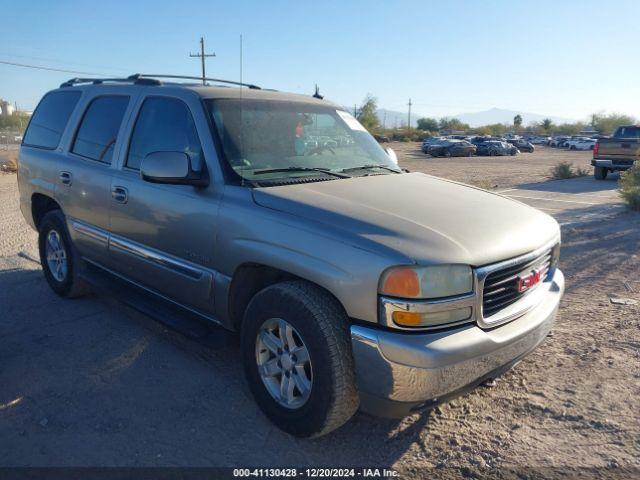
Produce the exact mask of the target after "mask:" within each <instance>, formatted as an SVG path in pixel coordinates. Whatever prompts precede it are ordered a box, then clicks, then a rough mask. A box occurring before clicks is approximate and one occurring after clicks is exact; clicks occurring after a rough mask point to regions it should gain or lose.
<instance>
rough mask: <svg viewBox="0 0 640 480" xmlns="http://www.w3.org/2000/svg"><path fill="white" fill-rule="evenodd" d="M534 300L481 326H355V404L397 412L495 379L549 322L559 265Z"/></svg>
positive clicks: (559, 285) (559, 284)
mask: <svg viewBox="0 0 640 480" xmlns="http://www.w3.org/2000/svg"><path fill="white" fill-rule="evenodd" d="M539 288H545V292H544V295H543V298H542V300H541V301H540V303H539V304H538V305H537V306H536V307H535V308H533V309H531V310H529V311H527V313H525V314H524V315H522V316H521V317H519V318H517V319H515V320H513V321H511V322H509V323H506V324H504V325H501V326H498V327H495V328H493V329H486V330H485V329H482V328H480V327H478V326H477V325H476V324H467V325H464V326H461V327H456V328H452V329H449V330H446V331H439V332H433V333H431V332H430V333H420V334H419V333H402V332H392V331H388V330H380V329H375V328H370V327H365V326H361V325H353V326H352V327H351V342H352V347H353V355H354V359H355V364H356V377H357V383H358V389H359V392H360V403H361V408H362V409H363V410H364V411H366V412H369V413H372V414H374V415H378V416H385V417H402V416H405V415H408V414H410V413H412V412H415V411H417V410H420V409H423V408H429V407H432V406H435V405H437V404H439V403H442V402H444V401H447V400H449V399H450V398H452V397H453V396H457V395H459V394H462V393H464V392H465V391H467V390H468V389H470V388H473V387H475V386H477V385H478V384H479V383H481V382H482V381H484V380H486V379H487V378H495V377H497V376H499V375H501V374H502V373H504V372H505V371H506V370H508V369H509V368H510V367H512V366H513V365H514V364H515V363H517V362H518V361H519V360H520V359H522V358H523V357H524V356H525V355H527V354H528V353H530V352H531V351H532V350H533V349H535V348H536V347H537V346H538V345H539V344H540V343H542V341H543V340H544V339H545V337H546V336H547V334H548V333H549V331H550V330H551V328H552V327H553V324H554V322H555V317H556V313H557V311H558V305H559V302H560V298H561V297H562V294H563V292H564V276H563V274H562V272H561V271H560V270H559V269H556V271H555V274H554V276H553V278H552V280H551V281H550V282H545V283H544V284H543V285H542V286H541V287H539Z"/></svg>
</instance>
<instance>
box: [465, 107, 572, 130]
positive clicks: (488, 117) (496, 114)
mask: <svg viewBox="0 0 640 480" xmlns="http://www.w3.org/2000/svg"><path fill="white" fill-rule="evenodd" d="M518 114H519V115H520V116H522V124H523V125H525V126H526V125H529V124H531V123H535V122H541V121H543V120H544V119H545V118H550V119H551V121H553V123H556V124H558V123H574V122H576V120H575V119H573V118H563V117H555V116H553V115H539V114H537V113H529V112H519V111H516V110H505V109H502V108H490V109H489V110H485V111H483V112H473V113H461V114H459V115H453V117H455V118H457V119H459V120H461V121H462V122H464V123H468V124H469V125H470V126H472V127H480V126H482V125H490V124H492V123H508V124H513V117H515V116H516V115H518Z"/></svg>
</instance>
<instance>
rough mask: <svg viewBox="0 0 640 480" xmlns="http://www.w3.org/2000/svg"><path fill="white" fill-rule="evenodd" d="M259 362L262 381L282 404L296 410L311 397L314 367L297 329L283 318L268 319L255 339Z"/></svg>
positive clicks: (272, 395)
mask: <svg viewBox="0 0 640 480" xmlns="http://www.w3.org/2000/svg"><path fill="white" fill-rule="evenodd" d="M256 363H257V365H258V373H259V375H260V378H261V379H262V383H264V386H265V387H266V389H267V391H268V392H269V394H270V395H271V397H272V398H273V399H274V400H275V401H276V402H278V404H279V405H281V406H283V407H285V408H289V409H296V408H300V407H302V406H303V405H304V404H305V403H307V401H308V400H309V396H310V395H311V389H312V387H313V369H312V366H311V359H310V357H309V351H308V350H307V346H306V345H305V343H304V341H303V340H302V337H301V336H300V334H299V333H298V331H297V330H296V329H295V328H294V327H293V326H292V325H291V324H290V323H289V322H287V321H286V320H283V319H282V318H270V319H268V320H266V321H265V322H264V323H263V324H262V326H261V327H260V330H259V331H258V336H257V338H256Z"/></svg>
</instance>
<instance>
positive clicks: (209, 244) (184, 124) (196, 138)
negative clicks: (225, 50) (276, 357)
mask: <svg viewBox="0 0 640 480" xmlns="http://www.w3.org/2000/svg"><path fill="white" fill-rule="evenodd" d="M175 95H176V96H167V95H162V96H160V95H150V96H147V97H146V98H143V99H141V100H140V101H139V106H138V108H137V113H136V114H135V117H134V119H132V126H131V128H130V131H131V133H130V135H129V139H128V142H127V146H126V148H124V149H123V151H122V158H121V162H120V163H121V168H120V169H118V170H117V171H116V172H115V174H114V176H113V178H112V180H111V212H110V226H111V232H112V236H111V241H110V246H109V252H110V258H111V262H112V265H113V268H114V269H115V270H116V271H117V272H119V273H121V274H123V275H125V276H126V277H127V278H128V279H130V280H133V281H135V282H137V283H138V284H140V285H142V286H144V287H145V288H148V289H151V290H153V291H155V292H157V293H160V294H162V295H163V296H165V297H168V298H170V299H172V300H175V301H178V302H179V303H181V304H182V305H185V306H188V307H192V308H194V309H196V310H198V311H202V312H204V313H211V312H213V281H214V276H215V272H214V270H213V268H212V267H213V262H214V259H213V252H214V246H215V238H216V228H217V225H216V218H217V209H218V204H219V195H220V194H221V190H220V189H219V188H218V189H216V188H214V185H213V182H212V184H211V185H210V186H209V187H206V188H199V187H194V186H190V185H163V184H154V183H149V182H146V181H144V180H142V179H141V177H140V165H141V163H142V161H143V160H144V158H145V157H146V156H147V155H148V154H149V153H152V152H160V151H179V152H183V153H186V154H187V155H188V156H189V157H190V159H191V162H192V167H193V168H194V170H200V169H203V168H207V163H206V161H205V156H204V151H205V149H203V145H202V141H201V139H206V140H207V141H209V142H211V134H210V132H209V130H208V122H207V119H206V117H205V116H204V115H205V113H204V111H203V107H202V104H201V103H200V101H199V98H196V97H195V96H194V95H189V94H187V93H185V92H182V93H176V94H175ZM196 119H198V121H197V122H196ZM208 147H210V146H208ZM211 160H212V161H215V160H217V159H215V158H214V159H211ZM208 171H209V174H210V176H211V172H212V170H211V169H208Z"/></svg>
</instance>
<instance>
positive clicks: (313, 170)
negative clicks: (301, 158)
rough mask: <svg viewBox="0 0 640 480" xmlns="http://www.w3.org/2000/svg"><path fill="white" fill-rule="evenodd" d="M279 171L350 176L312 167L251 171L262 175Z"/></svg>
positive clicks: (349, 176) (340, 176) (341, 176)
mask: <svg viewBox="0 0 640 480" xmlns="http://www.w3.org/2000/svg"><path fill="white" fill-rule="evenodd" d="M279 172H316V173H325V174H327V175H333V176H334V177H339V178H351V175H345V174H344V173H339V172H332V171H331V170H329V169H328V168H314V167H286V168H268V169H266V170H256V171H254V172H253V174H254V175H263V174H265V173H279ZM343 172H344V170H343Z"/></svg>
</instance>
